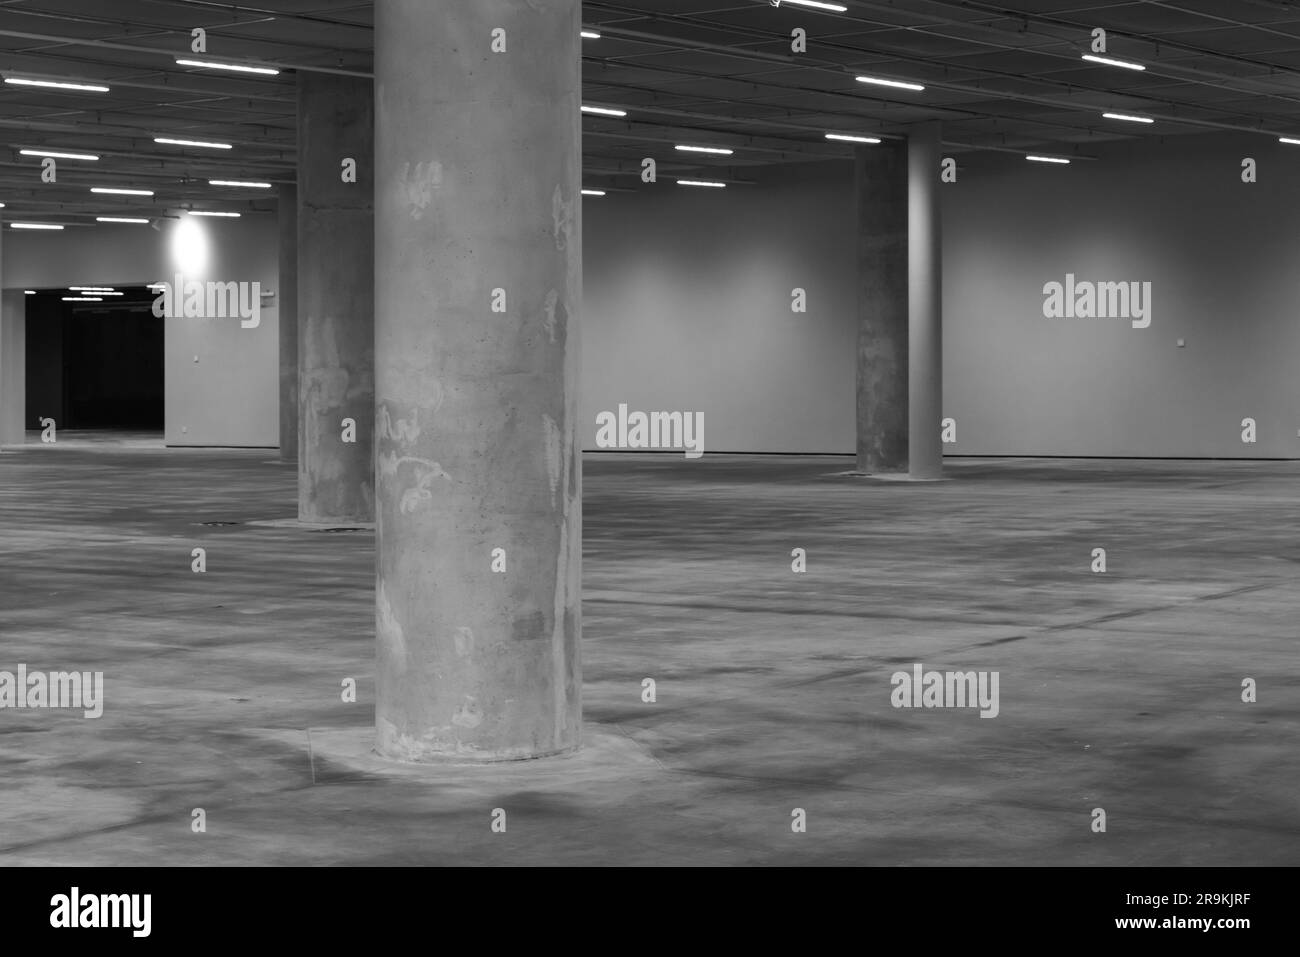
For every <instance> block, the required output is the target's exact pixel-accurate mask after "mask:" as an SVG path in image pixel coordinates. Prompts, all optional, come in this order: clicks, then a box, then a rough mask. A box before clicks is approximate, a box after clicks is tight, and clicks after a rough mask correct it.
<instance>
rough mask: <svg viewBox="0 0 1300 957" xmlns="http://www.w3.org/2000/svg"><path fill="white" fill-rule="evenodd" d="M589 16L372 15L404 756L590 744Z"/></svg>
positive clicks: (389, 564)
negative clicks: (586, 426)
mask: <svg viewBox="0 0 1300 957" xmlns="http://www.w3.org/2000/svg"><path fill="white" fill-rule="evenodd" d="M580 26H581V24H580V3H579V0H529V2H528V3H522V2H519V0H474V2H473V3H466V2H463V0H434V2H430V0H385V2H384V3H379V4H376V5H375V114H376V115H375V120H376V123H375V132H376V151H375V152H376V157H377V162H378V167H377V172H376V175H377V183H378V187H377V190H376V216H375V279H376V297H375V303H376V305H375V317H376V329H375V332H376V336H375V359H376V400H377V409H376V411H377V423H376V452H377V477H376V483H377V484H376V491H377V507H376V534H377V537H376V552H377V554H376V559H377V588H376V631H377V649H376V663H375V666H376V667H375V686H376V687H375V692H376V704H375V722H376V743H377V748H378V750H379V752H380V753H381V754H384V755H387V756H389V757H393V758H398V759H402V760H408V761H436V760H440V759H445V758H452V759H460V760H465V759H470V760H505V759H511V758H529V757H538V756H541V755H546V754H553V753H558V752H561V751H567V750H571V749H573V748H576V747H577V746H578V744H579V733H580V721H581V666H580V663H579V640H580V636H581V620H580V613H581V605H580V594H579V592H580V586H581V556H582V513H581V507H582V506H581V501H582V499H581V495H582V490H581V480H582V473H581V469H582V460H581V444H580V443H579V442H578V441H577V436H576V428H577V381H576V380H577V370H578V314H579V309H580V303H581V294H582V229H581V198H580V190H581V172H582V150H581V130H580V114H579V107H580V106H581V76H580V53H579V48H578V45H579V37H578V32H579V29H580ZM494 31H504V32H503V33H495V36H496V37H497V40H496V42H497V44H498V45H500V44H501V43H504V44H505V51H504V52H494V51H493V48H492V47H493V42H494ZM502 297H504V299H503V298H502ZM494 301H495V302H496V303H498V304H501V303H503V302H504V311H494V310H493V303H494ZM494 568H495V569H497V570H496V571H494Z"/></svg>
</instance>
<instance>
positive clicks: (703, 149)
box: [675, 146, 735, 156]
mask: <svg viewBox="0 0 1300 957" xmlns="http://www.w3.org/2000/svg"><path fill="white" fill-rule="evenodd" d="M675 149H679V150H681V151H682V152H683V153H716V154H717V155H718V156H730V155H731V154H732V153H734V152H735V150H729V149H723V148H722V147H720V146H677V147H675Z"/></svg>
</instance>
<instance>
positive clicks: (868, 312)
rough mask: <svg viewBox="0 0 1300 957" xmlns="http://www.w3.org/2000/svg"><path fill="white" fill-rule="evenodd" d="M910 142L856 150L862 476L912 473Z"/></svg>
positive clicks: (858, 466)
mask: <svg viewBox="0 0 1300 957" xmlns="http://www.w3.org/2000/svg"><path fill="white" fill-rule="evenodd" d="M907 164H908V150H907V144H906V143H905V142H903V141H901V140H886V141H884V142H883V143H881V144H880V145H879V146H868V147H861V148H859V149H857V150H856V151H855V157H854V165H855V173H856V175H855V180H856V201H857V216H858V373H857V382H858V419H857V421H858V437H857V452H858V455H857V471H859V472H866V473H878V472H906V471H907V452H908V448H907V428H908V418H907V408H908V405H907V376H908V371H907V345H908V343H907V339H908V331H907V327H908V319H907Z"/></svg>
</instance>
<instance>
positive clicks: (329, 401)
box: [282, 73, 375, 524]
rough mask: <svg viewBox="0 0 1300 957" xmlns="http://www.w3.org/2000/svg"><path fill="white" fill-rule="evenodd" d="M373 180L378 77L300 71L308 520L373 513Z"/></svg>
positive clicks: (301, 467) (302, 434) (303, 445)
mask: <svg viewBox="0 0 1300 957" xmlns="http://www.w3.org/2000/svg"><path fill="white" fill-rule="evenodd" d="M345 160H353V161H355V165H356V181H355V182H347V181H345V180H344V165H343V164H344V161H345ZM374 182H375V180H374V90H373V86H372V84H371V82H370V81H369V80H366V79H357V78H354V77H340V76H327V75H322V74H316V73H299V74H298V356H299V366H298V388H299V391H300V394H301V402H300V405H299V423H298V434H299V442H298V518H299V519H301V520H302V521H304V522H314V523H322V524H330V523H344V522H368V521H371V520H372V519H373V517H374V442H373V432H372V428H373V423H374V409H375V384H374V336H375V325H374V308H375V299H374V297H375V284H374ZM282 285H283V284H282ZM345 420H351V422H352V423H355V425H354V427H352V428H351V429H349V428H348V423H347V422H346V421H345Z"/></svg>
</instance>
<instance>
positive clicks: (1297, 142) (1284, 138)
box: [1277, 136, 1300, 146]
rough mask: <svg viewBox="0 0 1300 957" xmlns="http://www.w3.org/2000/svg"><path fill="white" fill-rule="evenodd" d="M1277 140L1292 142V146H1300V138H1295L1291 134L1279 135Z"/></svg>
mask: <svg viewBox="0 0 1300 957" xmlns="http://www.w3.org/2000/svg"><path fill="white" fill-rule="evenodd" d="M1277 141H1278V142H1279V143H1290V144H1291V145H1292V146H1300V140H1293V139H1291V137H1289V136H1279V137H1278V138H1277Z"/></svg>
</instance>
